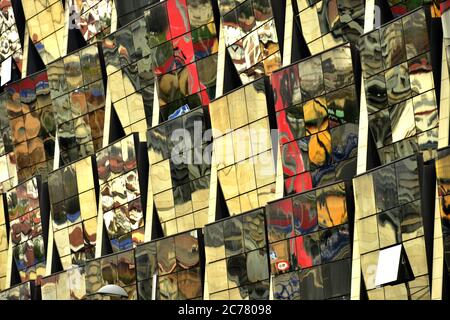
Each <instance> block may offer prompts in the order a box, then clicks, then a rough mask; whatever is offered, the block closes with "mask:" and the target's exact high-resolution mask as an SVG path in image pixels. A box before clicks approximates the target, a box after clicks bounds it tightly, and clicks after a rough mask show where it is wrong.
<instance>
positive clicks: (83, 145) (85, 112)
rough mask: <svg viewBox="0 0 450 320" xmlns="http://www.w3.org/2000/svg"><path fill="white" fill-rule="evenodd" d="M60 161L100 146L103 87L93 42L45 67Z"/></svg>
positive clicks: (69, 160) (91, 151)
mask: <svg viewBox="0 0 450 320" xmlns="http://www.w3.org/2000/svg"><path fill="white" fill-rule="evenodd" d="M47 70H48V81H49V84H50V94H51V97H52V105H53V113H54V115H55V122H56V127H57V132H58V141H59V148H60V156H61V160H62V162H63V163H64V164H68V163H70V162H72V161H75V160H77V159H79V158H82V157H85V156H87V155H90V154H93V153H94V152H95V151H97V150H98V149H100V148H101V143H102V137H103V125H104V117H105V115H104V113H105V110H104V108H105V90H104V87H103V81H102V66H101V63H100V57H99V48H98V46H97V45H96V44H94V45H90V46H87V47H85V48H83V49H82V50H80V51H77V52H72V53H71V54H69V55H67V56H65V57H64V58H62V59H59V60H56V61H54V62H52V63H50V64H49V65H48V66H47Z"/></svg>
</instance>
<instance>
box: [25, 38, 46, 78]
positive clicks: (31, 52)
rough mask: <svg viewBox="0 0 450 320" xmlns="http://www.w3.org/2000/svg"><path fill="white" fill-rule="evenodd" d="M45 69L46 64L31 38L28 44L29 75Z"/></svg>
mask: <svg viewBox="0 0 450 320" xmlns="http://www.w3.org/2000/svg"><path fill="white" fill-rule="evenodd" d="M43 70H45V64H44V62H43V61H42V58H41V56H40V55H39V53H38V51H37V49H36V47H35V45H34V44H33V42H32V41H31V38H30V41H29V44H28V59H27V76H29V75H32V74H34V73H36V72H39V71H43Z"/></svg>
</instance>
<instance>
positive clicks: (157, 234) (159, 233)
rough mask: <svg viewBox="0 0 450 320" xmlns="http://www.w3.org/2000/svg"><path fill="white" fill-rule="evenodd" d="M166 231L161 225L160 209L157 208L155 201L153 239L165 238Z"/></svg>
mask: <svg viewBox="0 0 450 320" xmlns="http://www.w3.org/2000/svg"><path fill="white" fill-rule="evenodd" d="M163 237H164V231H163V229H162V226H161V221H159V216H158V211H157V209H156V205H155V203H153V222H152V239H151V240H152V241H153V240H155V239H159V238H163Z"/></svg>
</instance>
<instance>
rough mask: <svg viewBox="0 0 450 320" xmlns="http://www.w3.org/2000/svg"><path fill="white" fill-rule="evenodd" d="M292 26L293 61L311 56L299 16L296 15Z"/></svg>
mask: <svg viewBox="0 0 450 320" xmlns="http://www.w3.org/2000/svg"><path fill="white" fill-rule="evenodd" d="M292 24H293V26H292V52H291V53H292V57H291V62H295V61H299V60H302V59H305V58H307V57H310V56H311V52H310V51H309V48H308V44H307V43H306V41H305V38H304V37H303V32H302V26H301V25H300V21H299V18H298V17H296V16H294V21H293V23H292Z"/></svg>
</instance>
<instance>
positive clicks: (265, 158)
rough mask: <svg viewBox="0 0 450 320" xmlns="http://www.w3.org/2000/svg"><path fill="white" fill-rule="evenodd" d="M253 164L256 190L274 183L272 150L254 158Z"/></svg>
mask: <svg viewBox="0 0 450 320" xmlns="http://www.w3.org/2000/svg"><path fill="white" fill-rule="evenodd" d="M253 163H254V166H255V177H256V186H257V187H258V188H261V187H263V186H266V185H268V184H270V183H274V182H275V162H274V159H273V154H272V150H269V151H267V152H264V153H261V154H259V155H257V156H256V157H254V158H253ZM261 205H262V204H261Z"/></svg>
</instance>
